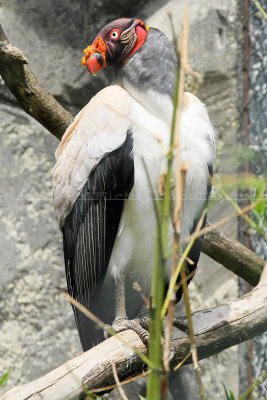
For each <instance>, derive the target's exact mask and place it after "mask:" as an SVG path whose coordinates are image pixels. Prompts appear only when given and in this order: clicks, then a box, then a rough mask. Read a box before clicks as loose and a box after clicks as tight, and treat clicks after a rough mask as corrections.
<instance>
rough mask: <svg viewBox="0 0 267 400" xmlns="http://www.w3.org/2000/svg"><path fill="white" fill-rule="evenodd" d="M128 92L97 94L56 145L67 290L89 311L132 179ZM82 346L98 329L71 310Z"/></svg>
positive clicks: (92, 339) (56, 198)
mask: <svg viewBox="0 0 267 400" xmlns="http://www.w3.org/2000/svg"><path fill="white" fill-rule="evenodd" d="M127 97H128V94H127V93H126V92H125V91H124V90H123V89H122V88H120V87H118V86H111V87H108V88H106V89H104V90H102V91H101V92H99V93H98V94H97V96H95V97H94V98H93V99H92V100H91V101H90V103H89V104H88V105H87V106H86V107H85V108H84V109H83V110H82V111H81V112H80V113H79V114H78V116H77V117H76V119H75V120H74V122H73V124H72V125H71V126H70V127H69V128H68V130H67V131H66V133H65V135H64V137H63V138H62V141H61V143H60V145H59V147H58V149H57V152H56V155H57V157H58V161H57V164H56V166H55V168H54V171H53V178H54V179H53V180H54V204H55V209H56V214H57V218H58V221H59V224H60V226H61V228H62V232H63V242H64V258H65V269H66V277H67V285H68V291H69V293H70V295H71V296H73V297H74V298H75V299H76V300H77V301H78V302H79V303H81V304H82V305H84V306H85V307H86V308H90V309H92V307H93V308H94V306H95V305H97V302H98V298H99V292H100V289H101V286H102V284H103V281H104V278H105V274H106V270H107V267H108V264H109V260H110V256H111V252H112V248H113V245H114V241H115V238H116V235H117V231H118V227H119V223H120V218H121V213H122V208H123V203H124V199H126V198H127V197H128V195H129V193H130V191H131V189H132V187H133V183H134V162H133V155H132V149H133V140H132V136H131V129H130V128H131V127H130V121H129V119H128V118H127V116H128V101H127V100H128V99H127ZM74 315H75V320H76V325H77V328H78V332H79V336H80V340H81V343H82V347H83V350H87V349H88V348H90V347H91V346H92V344H96V342H97V341H98V336H99V333H98V332H97V331H96V330H95V329H92V323H91V321H90V320H89V319H88V318H87V317H85V316H84V314H82V313H81V312H80V311H78V310H77V309H76V308H74Z"/></svg>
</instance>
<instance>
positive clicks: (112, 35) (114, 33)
mask: <svg viewBox="0 0 267 400" xmlns="http://www.w3.org/2000/svg"><path fill="white" fill-rule="evenodd" d="M119 36H120V31H119V30H118V29H112V31H110V32H109V37H110V38H111V39H113V40H117V39H118V38H119Z"/></svg>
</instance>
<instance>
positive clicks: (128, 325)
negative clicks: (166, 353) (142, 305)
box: [111, 317, 149, 345]
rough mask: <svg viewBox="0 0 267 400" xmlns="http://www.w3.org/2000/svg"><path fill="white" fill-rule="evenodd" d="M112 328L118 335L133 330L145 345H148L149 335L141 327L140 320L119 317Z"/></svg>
mask: <svg viewBox="0 0 267 400" xmlns="http://www.w3.org/2000/svg"><path fill="white" fill-rule="evenodd" d="M111 328H112V329H113V330H114V331H115V332H117V333H119V332H122V331H126V330H128V329H131V330H133V331H134V332H136V333H137V335H138V336H139V337H140V339H141V340H142V342H143V343H144V344H145V345H147V344H148V340H149V333H148V332H147V330H146V329H144V328H143V327H142V326H141V324H140V321H139V319H132V320H129V319H128V318H127V317H125V318H120V317H119V318H116V319H115V320H114V322H113V324H112V326H111Z"/></svg>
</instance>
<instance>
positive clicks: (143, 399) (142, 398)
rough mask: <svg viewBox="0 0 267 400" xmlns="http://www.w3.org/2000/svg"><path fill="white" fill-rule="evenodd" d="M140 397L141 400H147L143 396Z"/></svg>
mask: <svg viewBox="0 0 267 400" xmlns="http://www.w3.org/2000/svg"><path fill="white" fill-rule="evenodd" d="M138 396H139V397H140V400H146V399H145V398H144V397H143V396H141V395H140V394H139V395H138Z"/></svg>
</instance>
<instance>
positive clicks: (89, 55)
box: [82, 37, 107, 76]
mask: <svg viewBox="0 0 267 400" xmlns="http://www.w3.org/2000/svg"><path fill="white" fill-rule="evenodd" d="M106 50H107V48H106V45H105V42H104V40H103V39H102V38H101V37H97V38H96V39H95V40H94V41H93V43H92V44H91V46H88V47H86V49H84V51H83V52H84V54H85V56H84V57H83V58H82V64H83V65H84V66H87V69H88V71H89V72H90V74H91V75H94V76H95V72H97V71H98V70H100V68H102V67H106V65H107V63H106Z"/></svg>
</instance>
